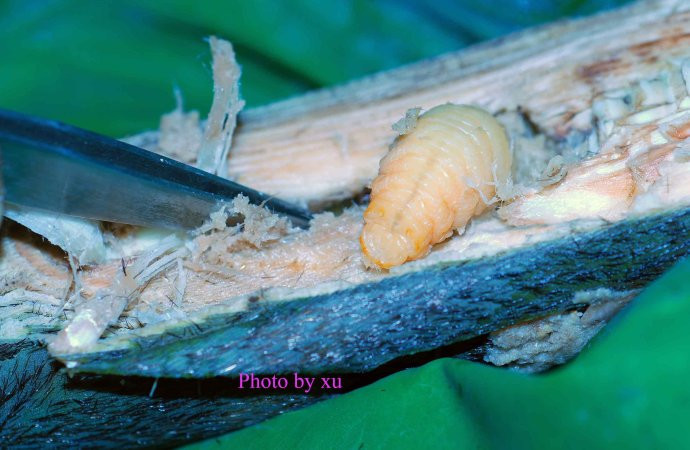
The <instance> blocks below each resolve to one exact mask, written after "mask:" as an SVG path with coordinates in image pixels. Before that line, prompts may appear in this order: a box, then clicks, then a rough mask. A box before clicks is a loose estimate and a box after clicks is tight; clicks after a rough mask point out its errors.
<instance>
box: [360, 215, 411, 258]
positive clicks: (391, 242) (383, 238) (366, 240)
mask: <svg viewBox="0 0 690 450" xmlns="http://www.w3.org/2000/svg"><path fill="white" fill-rule="evenodd" d="M359 244H360V246H361V247H362V253H363V254H364V257H365V259H366V261H365V263H366V262H369V263H371V264H367V265H376V266H378V267H380V268H382V269H390V268H391V267H394V266H399V265H400V264H402V263H404V262H405V261H407V259H408V255H409V254H410V249H409V248H408V247H409V242H408V240H407V239H406V238H405V237H404V236H402V235H398V234H396V233H395V231H393V230H391V229H390V227H387V226H384V225H381V224H378V223H375V222H374V223H366V224H365V225H364V228H363V229H362V234H361V235H360V236H359Z"/></svg>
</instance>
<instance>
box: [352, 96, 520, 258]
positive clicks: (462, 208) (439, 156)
mask: <svg viewBox="0 0 690 450" xmlns="http://www.w3.org/2000/svg"><path fill="white" fill-rule="evenodd" d="M511 164H512V155H511V153H510V147H509V144H508V137H507V136H506V132H505V130H504V129H503V127H502V126H501V124H499V123H498V121H496V119H495V118H494V117H493V116H491V114H489V113H488V112H486V111H484V110H482V109H479V108H476V107H473V106H467V105H453V104H450V103H448V104H445V105H440V106H436V107H434V108H432V109H430V110H429V111H427V112H426V113H424V114H423V115H421V116H420V117H419V118H418V120H417V124H416V126H415V128H414V129H413V130H412V131H411V132H410V133H409V134H406V135H404V136H401V137H399V138H398V140H397V141H396V143H395V144H394V146H393V148H392V149H391V150H390V151H389V152H388V154H387V155H386V156H385V157H384V158H383V159H382V160H381V163H380V167H379V175H378V177H376V179H375V180H374V182H373V183H372V186H371V202H370V203H369V207H368V208H367V209H366V211H365V212H364V228H363V230H362V234H361V236H360V244H361V246H362V252H363V253H364V255H365V257H366V259H367V260H368V261H369V262H371V263H373V264H375V265H376V266H378V267H381V268H384V269H388V268H390V267H393V266H397V265H400V264H403V263H404V262H405V261H409V260H414V259H418V258H421V257H423V256H424V255H426V254H427V253H428V252H429V249H430V248H431V246H432V245H433V244H436V243H438V242H441V241H443V240H445V239H446V238H448V237H449V236H450V235H451V234H452V233H453V230H454V229H459V230H463V229H464V228H465V226H466V225H467V222H468V221H469V220H470V219H471V218H472V217H473V216H475V215H477V214H480V213H482V212H483V211H484V210H485V209H486V208H487V207H488V205H487V202H488V200H489V199H491V198H493V197H494V195H495V194H496V186H497V185H500V184H502V183H506V182H507V181H508V179H509V177H510V170H511Z"/></svg>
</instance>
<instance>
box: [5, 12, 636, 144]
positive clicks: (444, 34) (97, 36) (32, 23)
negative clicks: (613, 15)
mask: <svg viewBox="0 0 690 450" xmlns="http://www.w3.org/2000/svg"><path fill="white" fill-rule="evenodd" d="M622 3H625V2H624V1H623V0H598V1H590V2H585V1H582V0H566V1H553V2H550V1H544V0H539V1H530V0H510V1H495V2H487V1H483V0H467V1H459V2H455V1H445V0H444V1H440V2H439V1H425V0H414V1H401V2H394V1H391V0H328V1H323V0H294V1H276V0H235V1H220V0H212V1H196V2H195V1H180V0H171V1H166V0H140V1H132V0H119V1H112V0H101V1H87V0H63V1H54V0H0V56H1V58H2V62H1V63H0V107H3V108H10V109H16V110H19V111H23V112H28V113H32V114H37V115H42V116H46V117H50V118H53V119H60V120H63V121H66V122H68V123H72V124H74V125H79V126H82V127H85V128H89V129H92V130H94V131H99V132H102V133H106V134H109V135H112V136H122V135H126V134H132V133H137V132H139V131H142V130H144V129H150V128H156V127H157V126H158V120H159V117H160V115H161V114H162V113H164V112H167V111H169V110H171V109H173V108H174V106H175V100H174V96H173V89H174V88H175V87H177V88H179V89H180V91H181V92H182V95H183V98H184V100H185V107H187V108H190V109H197V110H199V112H200V113H201V115H202V117H205V115H206V114H207V113H208V109H209V107H210V102H211V93H212V80H211V69H210V59H211V55H210V51H209V50H208V45H207V43H206V42H205V38H206V37H208V36H210V35H217V36H219V37H223V38H226V39H229V40H231V41H232V42H233V44H234V46H235V48H236V52H237V57H238V60H239V62H240V64H241V65H242V68H243V76H242V95H243V96H244V98H245V99H246V100H247V105H248V107H251V106H257V105H261V104H265V103H268V102H271V101H274V100H278V99H281V98H285V97H287V96H290V95H294V94H297V93H300V92H303V91H306V90H309V89H314V88H319V87H323V86H330V85H333V84H335V83H340V82H344V81H347V80H350V79H352V78H356V77H359V76H362V75H364V74H369V73H373V72H376V71H378V70H382V69H386V68H391V67H396V66H399V65H401V64H405V63H409V62H413V61H417V60H419V59H422V58H425V57H430V56H434V55H437V54H440V53H443V52H447V51H452V50H457V49H459V48H462V47H463V46H466V45H468V44H471V43H473V42H477V41H481V40H485V39H488V38H492V37H495V36H499V35H503V34H505V33H508V32H511V31H514V30H517V29H520V28H523V27H525V26H530V25H534V24H538V23H542V22H548V21H552V20H555V19H558V18H561V17H564V16H569V15H572V14H586V13H591V12H593V11H596V10H598V9H602V8H607V7H612V6H615V5H617V4H622Z"/></svg>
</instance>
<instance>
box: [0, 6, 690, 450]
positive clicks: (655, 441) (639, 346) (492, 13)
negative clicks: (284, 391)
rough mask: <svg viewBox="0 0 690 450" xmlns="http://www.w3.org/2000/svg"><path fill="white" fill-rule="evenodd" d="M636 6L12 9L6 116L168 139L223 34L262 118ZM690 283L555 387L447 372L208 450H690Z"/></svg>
mask: <svg viewBox="0 0 690 450" xmlns="http://www.w3.org/2000/svg"><path fill="white" fill-rule="evenodd" d="M621 3H624V2H623V1H595V2H584V1H574V0H573V1H562V2H547V1H529V0H513V1H504V2H485V1H480V0H468V1H462V2H451V1H440V2H425V1H421V0H420V1H405V2H393V1H370V0H353V1H338V0H334V1H329V2H323V1H316V0H301V1H291V2H286V1H283V2H275V1H268V0H256V1H248V0H247V1H210V2H194V3H193V2H182V1H153V0H150V1H147V0H144V1H139V2H135V1H118V2H115V1H98V2H95V1H94V2H89V1H18V0H5V1H1V0H0V55H1V56H2V64H1V65H0V107H4V108H11V109H17V110H20V111H24V112H28V113H33V114H38V115H43V116H47V117H51V118H56V119H61V120H64V121H67V122H70V123H73V124H76V125H80V126H83V127H86V128H90V129H93V130H96V131H100V132H103V133H107V134H110V135H113V136H121V135H125V134H131V133H136V132H138V131H141V130H143V129H148V128H155V127H157V125H158V119H159V117H160V115H161V114H162V113H164V112H166V111H169V110H171V109H172V108H173V107H174V106H175V103H174V96H173V89H174V88H176V87H177V88H179V89H180V91H181V92H182V95H183V98H184V100H185V107H186V108H190V109H197V110H199V111H200V113H201V114H202V116H205V114H206V113H207V111H208V108H209V106H210V100H211V72H210V53H209V50H208V48H207V47H208V46H207V44H206V42H205V41H204V38H205V37H207V36H209V35H212V34H214V35H217V36H219V37H223V38H226V39H229V40H231V41H232V42H233V43H234V45H235V47H236V51H237V55H238V60H239V62H240V64H241V65H242V67H243V78H242V93H243V96H244V98H245V99H246V100H247V103H248V106H250V107H251V106H257V105H261V104H265V103H267V102H271V101H274V100H278V99H281V98H285V97H287V96H290V95H295V94H298V93H300V92H303V91H306V90H310V89H314V88H319V87H324V86H329V85H332V84H335V83H340V82H343V81H347V80H349V79H352V78H356V77H358V76H362V75H365V74H368V73H372V72H375V71H378V70H382V69H386V68H391V67H396V66H399V65H401V64H405V63H408V62H412V61H416V60H418V59H421V58H424V57H430V56H434V55H437V54H440V53H443V52H446V51H451V50H456V49H459V48H461V47H463V46H466V45H469V44H471V43H474V42H477V41H481V40H485V39H488V38H492V37H496V36H500V35H503V34H506V33H509V32H511V31H515V30H518V29H521V28H524V27H526V26H531V25H535V24H538V23H542V22H548V21H552V20H556V19H559V18H561V17H566V16H572V15H578V14H587V13H591V12H594V11H597V10H599V9H603V8H608V7H612V6H615V5H617V4H621ZM689 278H690V263H688V262H684V263H682V264H680V265H679V266H677V267H676V268H675V269H674V270H673V271H672V272H671V273H669V274H668V275H667V276H666V277H665V278H664V279H662V280H661V281H660V282H657V283H656V284H655V285H653V286H652V287H651V288H650V289H648V290H647V291H646V292H645V294H644V295H643V296H642V297H641V298H639V299H638V300H636V301H635V302H634V304H633V305H632V307H630V308H628V310H627V311H626V312H624V313H623V314H622V315H621V316H620V317H618V318H617V319H616V320H615V321H614V323H612V324H611V325H609V326H608V327H607V328H606V330H605V332H604V333H603V334H602V335H600V336H599V337H597V338H596V339H595V340H594V341H593V343H592V344H591V346H590V348H588V349H587V350H586V351H585V352H584V353H583V354H582V355H581V356H579V357H578V358H577V359H576V360H575V361H574V362H572V363H571V364H568V365H566V366H565V367H563V368H560V369H557V370H554V371H552V372H550V373H548V374H544V375H539V376H526V375H521V374H517V373H513V372H509V371H506V370H502V369H497V368H493V367H488V366H484V365H480V364H476V363H469V362H465V361H458V360H439V361H435V362H433V363H431V364H428V365H426V366H423V367H421V368H418V369H412V370H407V371H404V372H400V373H398V374H395V375H392V376H390V377H388V378H385V379H383V380H380V381H379V382H377V383H374V384H372V385H369V386H367V387H364V388H362V389H359V390H356V391H353V392H351V393H349V394H345V395H343V396H341V397H338V398H335V399H333V400H328V401H325V402H323V403H320V404H317V405H315V406H312V407H309V408H306V409H304V410H301V411H296V412H292V413H288V414H285V415H283V416H281V417H277V418H274V419H271V420H269V421H267V422H264V423H262V424H259V425H256V426H254V427H251V428H248V429H245V430H242V431H239V432H236V433H232V434H230V435H228V436H227V437H225V438H223V439H222V440H220V441H219V440H216V439H212V440H210V441H208V442H206V443H203V444H202V445H203V446H205V447H213V446H214V445H216V444H217V443H218V442H222V443H223V444H231V445H233V446H237V447H248V448H271V447H282V448H286V447H293V448H298V447H299V448H329V447H332V448H371V447H374V448H377V447H386V448H394V447H398V448H412V447H419V448H425V447H444V446H445V447H449V448H457V447H458V446H464V447H469V448H587V447H590V448H592V447H594V448H603V447H628V448H633V447H644V448H662V447H665V448H679V447H687V446H688V439H687V438H686V436H685V433H684V432H683V431H682V430H684V429H685V425H686V424H687V421H688V418H690V414H689V413H690V389H688V387H687V383H688V380H689V378H690V356H689V355H690V341H689V340H688V338H687V330H688V325H690V303H689V302H688V298H687V297H688V294H687V292H688V291H687V289H686V288H685V282H686V280H687V279H689ZM123 432H126V430H123ZM461 444H464V445H461Z"/></svg>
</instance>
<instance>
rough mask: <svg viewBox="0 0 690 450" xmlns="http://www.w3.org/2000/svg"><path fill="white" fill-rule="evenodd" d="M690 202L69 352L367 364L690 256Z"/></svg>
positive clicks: (321, 365)
mask: <svg viewBox="0 0 690 450" xmlns="http://www.w3.org/2000/svg"><path fill="white" fill-rule="evenodd" d="M689 227H690V209H682V210H677V211H671V212H666V213H663V214H657V215H653V216H646V217H640V218H635V219H630V220H625V221H621V222H617V223H615V224H610V225H607V226H604V227H602V228H598V229H596V230H593V231H589V232H584V233H579V234H573V235H570V236H567V237H564V238H560V239H555V240H552V241H548V242H542V243H538V244H535V245H532V246H527V247H523V248H520V249H517V250H512V251H509V252H505V253H503V254H499V255H496V256H493V257H489V258H481V259H478V260H473V261H468V262H463V263H457V264H444V265H437V266H433V267H431V268H427V269H424V270H421V271H419V272H413V273H408V274H405V275H401V276H397V277H391V278H386V279H384V280H382V281H380V282H376V283H367V284H362V285H357V286H354V287H352V288H349V289H344V290H340V291H337V292H334V293H331V294H327V295H318V296H314V297H310V298H304V299H299V300H294V301H290V302H285V303H275V304H265V303H263V302H262V301H258V302H256V303H255V306H254V307H253V309H251V310H249V311H247V312H243V313H237V314H230V315H217V316H213V317H211V318H209V319H207V320H206V321H204V322H202V323H195V324H194V325H193V326H185V327H184V328H178V329H170V330H168V331H166V332H165V333H163V334H160V335H156V336H148V337H135V338H133V339H132V342H131V345H130V347H129V348H127V349H124V350H116V351H108V352H100V353H91V354H85V355H80V356H76V357H71V358H69V359H70V360H73V361H77V362H78V363H79V365H78V366H77V370H79V371H85V372H95V373H104V374H118V375H140V376H150V377H173V378H179V377H193V378H204V377H213V376H230V377H233V376H235V377H236V376H238V375H239V374H240V373H242V372H245V373H249V372H252V373H256V374H267V375H271V374H276V373H277V374H280V373H292V372H300V373H311V374H321V373H329V372H349V373H353V372H354V373H356V372H367V371H371V370H374V369H376V368H377V367H379V366H381V365H383V364H385V363H386V362H388V361H391V360H393V359H395V358H399V357H403V356H406V355H411V354H415V353H418V352H424V351H429V350H432V349H435V348H438V347H442V346H447V345H451V344H453V343H457V342H459V341H463V340H467V339H470V338H473V337H476V336H479V335H483V334H485V333H488V332H491V331H495V330H498V329H500V328H503V327H505V326H507V325H510V324H514V323H518V322H523V321H525V320H528V319H532V318H535V317H539V316H544V315H546V314H549V313H553V312H558V311H563V310H567V309H573V308H574V307H575V304H574V303H573V297H574V295H575V294H576V293H577V292H582V291H588V290H594V289H599V288H608V289H611V290H614V291H627V290H632V289H639V288H642V287H644V286H645V285H647V284H648V283H650V282H651V281H653V280H654V279H656V278H657V277H658V276H659V275H661V274H662V273H663V272H664V271H665V270H666V269H667V268H669V267H670V266H671V265H672V264H673V263H675V262H676V261H677V260H679V259H680V258H682V257H684V256H686V255H687V254H688V253H689V252H690V241H689V240H688V239H687V237H688V229H689Z"/></svg>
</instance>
